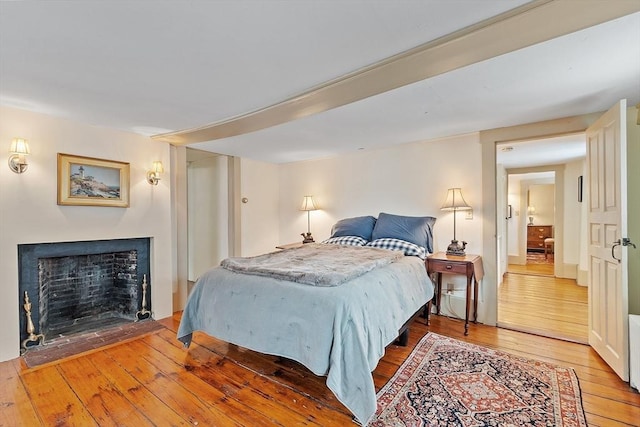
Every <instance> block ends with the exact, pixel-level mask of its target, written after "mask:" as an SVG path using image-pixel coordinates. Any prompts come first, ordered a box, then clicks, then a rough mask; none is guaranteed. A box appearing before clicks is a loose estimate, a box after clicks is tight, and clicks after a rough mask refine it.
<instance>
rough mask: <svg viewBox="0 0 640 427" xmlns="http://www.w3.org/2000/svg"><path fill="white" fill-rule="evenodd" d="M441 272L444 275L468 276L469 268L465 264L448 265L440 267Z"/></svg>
mask: <svg viewBox="0 0 640 427" xmlns="http://www.w3.org/2000/svg"><path fill="white" fill-rule="evenodd" d="M439 271H441V272H443V273H449V272H450V273H456V274H459V273H461V274H467V266H466V265H465V264H457V263H446V264H442V265H441V266H440V269H439Z"/></svg>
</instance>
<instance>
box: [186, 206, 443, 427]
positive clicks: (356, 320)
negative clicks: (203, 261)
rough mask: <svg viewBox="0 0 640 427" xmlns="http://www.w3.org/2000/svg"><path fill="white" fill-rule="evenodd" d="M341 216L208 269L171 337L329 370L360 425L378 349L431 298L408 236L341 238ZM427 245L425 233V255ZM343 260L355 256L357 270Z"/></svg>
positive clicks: (367, 410) (372, 399) (368, 233)
mask: <svg viewBox="0 0 640 427" xmlns="http://www.w3.org/2000/svg"><path fill="white" fill-rule="evenodd" d="M380 215H381V217H382V216H384V215H388V214H382V213H381V214H380ZM381 217H379V218H378V219H377V221H379V220H380V218H381ZM358 218H363V217H358ZM367 218H372V217H367ZM401 218H421V217H401ZM427 218H431V217H427ZM349 220H353V219H352V218H350V219H349ZM374 220H376V219H375V218H374ZM377 221H374V225H373V227H374V228H375V223H376V222H377ZM433 221H435V220H433ZM433 221H432V220H430V226H429V230H427V231H428V234H429V238H430V236H431V227H432V226H433ZM369 222H371V221H370V220H369ZM383 222H384V221H383ZM339 224H340V222H338V224H336V226H334V229H333V232H332V236H331V238H330V239H328V240H327V241H325V242H324V243H318V244H315V243H314V244H306V245H302V247H300V248H294V249H286V250H283V251H278V252H274V253H271V254H265V255H262V256H259V257H251V258H230V259H228V260H225V261H223V263H222V264H221V266H218V267H215V268H212V269H210V270H209V271H208V272H206V273H205V274H204V275H203V276H202V277H200V278H199V279H198V281H197V282H196V285H195V287H194V289H193V291H192V293H191V295H190V296H189V299H188V301H187V305H186V307H185V309H184V312H183V315H182V319H181V322H180V326H179V328H178V334H177V335H178V339H179V340H180V341H182V342H183V343H184V345H185V346H186V347H188V346H189V344H190V342H191V339H192V333H193V332H195V331H203V332H205V333H207V334H209V335H211V336H214V337H216V338H218V339H221V340H224V341H227V342H229V343H233V344H236V345H239V346H241V347H245V348H248V349H251V350H254V351H258V352H261V353H265V354H271V355H275V356H281V357H286V358H289V359H292V360H295V361H297V362H300V363H302V364H303V365H304V366H306V367H307V368H308V369H309V370H310V371H311V372H313V373H314V374H316V375H320V376H326V377H327V381H326V383H327V386H328V387H329V389H330V390H331V391H332V392H333V393H334V394H335V396H336V397H337V398H338V400H340V401H341V402H342V403H343V404H344V405H345V406H346V407H347V408H348V409H349V410H350V411H351V412H352V413H353V414H354V416H355V418H356V419H357V420H358V421H359V422H360V423H361V424H363V425H366V424H367V422H368V420H369V419H370V418H371V416H372V415H373V414H374V413H375V410H376V394H375V387H374V383H373V377H372V374H371V372H372V371H373V370H374V369H375V367H376V365H377V364H378V361H379V360H380V358H381V357H382V356H383V355H384V351H385V347H386V346H387V345H389V344H390V343H392V342H393V341H394V340H395V339H396V338H397V337H398V334H399V332H400V331H401V330H402V329H403V328H406V325H407V323H408V321H409V320H410V319H412V317H413V316H415V314H416V313H418V312H420V310H421V309H422V308H423V307H424V306H425V305H426V304H427V303H428V302H429V301H430V300H431V299H432V297H433V284H432V283H431V280H430V279H429V277H428V275H427V273H426V269H425V266H424V259H423V256H420V254H418V255H417V256H415V255H411V256H409V255H407V254H411V253H413V252H412V251H413V250H414V248H412V247H410V246H407V245H405V243H407V242H408V241H405V240H402V239H397V238H391V237H385V238H381V237H379V236H380V234H373V231H372V230H367V229H365V232H363V233H360V234H364V237H362V236H359V235H355V234H350V235H346V234H344V235H341V236H340V235H336V234H341V233H347V232H348V233H354V230H353V228H352V227H351V228H349V229H348V230H345V231H342V232H341V231H339V229H340V226H339ZM385 234H389V232H388V231H386V232H385ZM391 234H393V233H391ZM358 237H359V238H360V239H358ZM373 237H379V238H378V239H374V238H373ZM402 237H405V238H407V237H408V236H406V235H402ZM381 239H385V241H386V243H384V242H382V243H380V244H381V245H382V246H375V245H371V243H373V242H375V241H376V240H381ZM389 240H393V241H392V242H391V243H389ZM398 240H400V241H401V242H404V243H401V244H400V246H402V247H403V249H401V250H400V252H398V251H389V250H387V249H388V246H389V245H390V244H391V246H394V247H395V248H396V249H397V247H398ZM346 241H350V242H351V243H345V242H346ZM362 241H365V242H366V243H364V244H362ZM418 241H419V242H423V241H422V240H420V239H418ZM354 242H357V243H354ZM409 243H411V242H409ZM429 243H430V241H428V242H427V241H424V244H425V246H424V247H423V248H424V251H423V253H422V255H424V254H425V253H426V252H428V249H429V248H430V245H429ZM385 245H386V246H387V247H384V246H385ZM413 245H415V244H413ZM415 246H418V245H415ZM407 248H409V249H407ZM316 253H320V255H316ZM318 257H319V261H318V264H319V265H325V267H324V269H318V270H316V269H314V268H315V267H314V268H310V267H309V266H308V263H312V264H313V262H314V261H313V259H316V258H318ZM331 257H333V258H331ZM273 259H275V261H273ZM354 259H355V260H356V261H352V260H354ZM369 259H373V261H370V260H369ZM310 260H311V261H310ZM256 263H257V264H258V266H257V267H256ZM349 264H354V266H355V269H356V270H357V271H356V273H355V275H353V274H352V272H351V270H349ZM327 265H330V266H331V267H329V268H327ZM274 266H275V267H274Z"/></svg>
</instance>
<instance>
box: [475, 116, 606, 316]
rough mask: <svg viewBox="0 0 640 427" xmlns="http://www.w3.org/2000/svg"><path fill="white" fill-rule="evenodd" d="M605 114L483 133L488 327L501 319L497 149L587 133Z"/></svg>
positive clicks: (483, 233)
mask: <svg viewBox="0 0 640 427" xmlns="http://www.w3.org/2000/svg"><path fill="white" fill-rule="evenodd" d="M601 115H602V113H592V114H585V115H581V116H574V117H565V118H561V119H555V120H548V121H543V122H536V123H528V124H524V125H518V126H511V127H506V128H499V129H491V130H486V131H481V132H480V135H479V137H480V138H479V139H480V144H481V146H482V188H483V191H482V205H483V211H484V212H483V223H482V258H483V264H484V272H485V276H484V279H483V280H482V282H483V286H482V289H483V291H482V294H483V299H484V304H482V305H481V306H480V307H479V308H480V310H481V311H482V313H481V316H482V319H484V322H485V324H487V325H492V326H495V325H496V323H497V319H498V282H499V280H498V277H496V276H497V272H498V268H497V260H498V253H497V251H498V247H497V242H496V233H497V230H498V225H497V221H498V215H497V211H496V203H495V200H496V195H497V185H496V184H497V183H496V170H497V167H496V146H497V145H498V144H500V143H507V142H509V141H521V140H531V139H539V138H548V137H553V136H558V135H567V134H573V133H584V132H585V130H586V129H587V128H588V127H589V125H591V124H592V123H594V122H595V121H596V120H597V119H598V118H599V117H600V116H601Z"/></svg>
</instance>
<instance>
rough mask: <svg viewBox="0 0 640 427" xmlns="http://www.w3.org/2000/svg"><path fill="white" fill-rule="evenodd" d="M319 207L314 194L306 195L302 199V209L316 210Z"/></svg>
mask: <svg viewBox="0 0 640 427" xmlns="http://www.w3.org/2000/svg"><path fill="white" fill-rule="evenodd" d="M317 209H318V208H317V207H316V204H315V203H314V202H313V196H304V198H303V199H302V205H301V206H300V210H301V211H315V210H317Z"/></svg>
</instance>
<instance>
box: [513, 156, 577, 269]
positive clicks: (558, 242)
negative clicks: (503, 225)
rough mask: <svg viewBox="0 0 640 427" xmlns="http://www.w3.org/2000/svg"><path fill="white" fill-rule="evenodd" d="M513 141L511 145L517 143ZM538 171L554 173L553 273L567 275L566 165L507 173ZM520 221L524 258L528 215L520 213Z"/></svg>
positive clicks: (526, 183) (514, 170)
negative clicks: (565, 244) (565, 266)
mask: <svg viewBox="0 0 640 427" xmlns="http://www.w3.org/2000/svg"><path fill="white" fill-rule="evenodd" d="M515 144H516V143H513V144H511V145H515ZM536 172H553V173H554V201H553V203H554V206H555V213H554V215H553V222H554V224H553V235H554V237H555V244H554V266H553V275H554V276H555V277H560V278H562V277H567V274H566V273H565V271H564V241H563V240H564V239H563V237H564V199H565V197H564V187H565V185H564V182H565V177H564V172H565V166H564V165H548V166H535V167H526V168H510V169H507V175H523V174H528V173H536ZM524 184H525V185H526V187H527V188H529V187H530V186H531V185H532V184H533V183H532V182H528V181H527V182H525V183H524ZM519 209H520V211H521V212H525V210H523V206H520V207H519ZM520 218H523V219H521V220H520V221H522V222H523V224H521V226H520V227H518V232H519V236H518V241H519V252H521V251H523V250H524V252H521V254H520V255H521V256H524V258H526V257H527V241H526V236H527V234H526V233H527V226H526V223H527V220H526V215H520ZM570 278H571V279H576V277H570Z"/></svg>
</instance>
